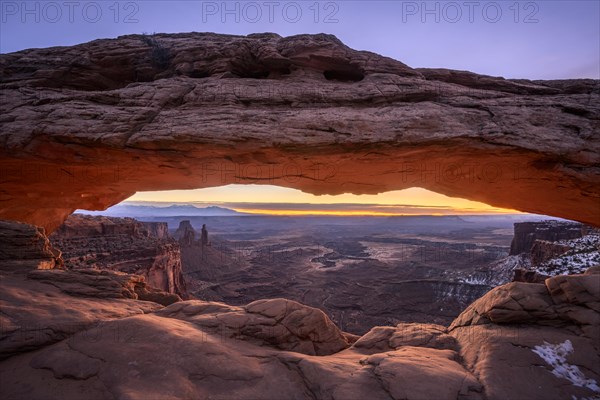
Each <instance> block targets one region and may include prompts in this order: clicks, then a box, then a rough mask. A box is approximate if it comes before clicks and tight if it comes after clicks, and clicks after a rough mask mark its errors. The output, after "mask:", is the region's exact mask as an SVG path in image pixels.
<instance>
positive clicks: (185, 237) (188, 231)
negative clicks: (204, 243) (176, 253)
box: [173, 220, 196, 247]
mask: <svg viewBox="0 0 600 400" xmlns="http://www.w3.org/2000/svg"><path fill="white" fill-rule="evenodd" d="M173 237H174V238H175V239H177V240H178V241H179V244H180V245H181V247H190V246H193V245H194V244H195V243H196V231H195V230H194V227H193V226H192V224H191V223H190V221H189V220H185V221H181V222H179V227H178V228H177V230H176V231H175V233H174V234H173Z"/></svg>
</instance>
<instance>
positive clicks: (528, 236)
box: [510, 221, 587, 255]
mask: <svg viewBox="0 0 600 400" xmlns="http://www.w3.org/2000/svg"><path fill="white" fill-rule="evenodd" d="M514 229H515V235H514V237H513V240H512V243H511V245H510V255H517V254H521V253H529V252H531V250H532V248H533V245H534V243H535V241H536V240H545V241H549V242H557V241H559V240H568V239H576V238H580V237H582V236H583V234H584V231H587V228H584V226H583V225H582V224H578V223H573V222H560V221H542V222H518V223H516V224H515V228H514Z"/></svg>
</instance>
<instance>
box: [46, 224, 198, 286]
mask: <svg viewBox="0 0 600 400" xmlns="http://www.w3.org/2000/svg"><path fill="white" fill-rule="evenodd" d="M50 240H51V241H52V243H53V244H54V245H55V246H56V247H58V248H60V249H61V250H62V252H63V258H64V260H65V265H66V266H67V267H68V268H71V269H73V268H76V269H82V268H83V269H89V268H96V269H100V270H113V271H121V272H125V273H128V274H135V275H140V276H143V277H144V278H145V282H146V283H147V284H148V285H149V286H151V287H154V288H156V289H159V290H161V291H165V292H168V293H173V294H176V295H179V296H181V297H186V296H187V289H186V284H185V279H184V277H183V272H182V267H181V250H180V247H179V244H178V243H177V242H176V241H175V240H173V239H171V238H169V236H168V227H167V224H166V223H145V222H139V221H136V220H135V219H133V218H110V217H101V216H95V217H92V216H87V215H80V214H74V215H71V216H70V217H69V218H67V220H66V221H65V223H64V224H62V225H61V226H60V227H59V228H58V230H56V231H55V232H54V233H53V234H52V235H50Z"/></svg>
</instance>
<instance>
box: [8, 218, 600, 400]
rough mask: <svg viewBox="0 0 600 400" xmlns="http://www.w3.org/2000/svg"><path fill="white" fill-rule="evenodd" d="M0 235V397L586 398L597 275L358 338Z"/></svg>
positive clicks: (514, 287)
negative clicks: (159, 287) (70, 263)
mask: <svg viewBox="0 0 600 400" xmlns="http://www.w3.org/2000/svg"><path fill="white" fill-rule="evenodd" d="M113 233H114V232H113ZM0 236H1V238H2V243H3V245H2V252H0V258H1V260H0V267H1V268H0V283H1V285H2V291H1V292H0V302H1V303H0V304H1V313H0V322H1V323H2V325H1V326H2V330H1V332H0V333H1V336H0V359H1V361H0V382H1V391H2V397H3V398H6V399H44V400H46V399H83V398H85V399H140V400H141V399H277V400H280V399H339V400H341V399H344V400H345V399H361V400H362V399H415V400H416V399H420V400H429V399H461V400H464V399H488V400H492V399H494V400H495V399H498V400H500V399H502V400H506V399H515V400H521V399H539V400H548V399H570V400H572V399H579V400H584V399H596V398H598V396H599V395H600V387H599V386H598V382H600V357H599V354H600V348H599V344H598V343H599V342H598V341H597V338H598V337H599V335H600V269H599V268H598V267H593V268H590V269H588V270H587V271H586V273H585V274H577V275H559V276H555V277H552V278H548V279H546V280H545V282H544V283H526V282H512V283H509V284H506V285H502V286H499V287H496V288H494V289H492V290H491V291H489V292H488V293H486V294H485V295H484V296H483V297H481V298H479V299H478V300H476V301H475V302H473V303H472V304H471V305H469V306H468V307H467V308H466V309H465V310H464V311H463V312H462V313H461V314H460V315H459V316H458V317H457V318H456V319H455V320H454V321H453V322H452V323H451V324H450V325H449V326H443V325H439V324H430V323H429V324H428V323H402V322H401V323H398V324H396V325H394V326H378V327H373V328H371V329H370V330H369V331H368V332H367V333H366V334H364V335H360V336H359V335H353V334H351V333H347V332H345V331H344V330H343V329H340V328H339V327H338V326H337V325H336V324H335V323H334V322H333V321H331V319H330V318H329V317H328V316H327V314H326V313H324V312H323V311H321V310H319V309H317V308H313V307H309V306H307V305H303V304H301V303H298V302H295V301H292V300H288V299H284V298H272V299H267V300H257V301H253V302H250V303H249V304H245V305H242V306H234V305H227V304H225V303H222V302H214V301H203V300H187V301H177V300H176V301H175V302H172V301H167V302H165V301H164V300H165V298H166V299H170V300H172V299H171V297H172V294H170V293H166V292H161V291H156V290H154V289H152V288H150V287H148V286H147V285H146V283H145V280H144V278H143V277H141V276H138V275H131V274H126V273H123V272H118V271H110V270H98V269H91V268H88V269H73V270H68V269H63V268H64V265H62V260H61V259H60V253H59V252H58V251H57V250H56V249H55V248H53V246H52V244H51V242H50V241H49V240H48V238H47V237H46V236H45V235H44V234H43V230H38V229H37V228H36V227H33V226H30V225H25V224H19V223H11V222H2V223H0ZM211 246H212V243H211ZM357 290H358V289H357ZM161 302H163V303H164V304H168V305H163V304H160V303H161Z"/></svg>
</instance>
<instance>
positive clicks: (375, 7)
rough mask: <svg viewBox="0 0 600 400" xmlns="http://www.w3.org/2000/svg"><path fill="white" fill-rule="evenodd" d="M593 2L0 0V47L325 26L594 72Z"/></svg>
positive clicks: (423, 47) (486, 70)
mask: <svg viewBox="0 0 600 400" xmlns="http://www.w3.org/2000/svg"><path fill="white" fill-rule="evenodd" d="M224 3H226V5H225V6H223V4H224ZM599 3H600V2H598V1H594V0H592V1H534V2H530V1H496V2H493V1H468V0H465V1H455V2H452V1H450V2H448V1H440V2H436V1H428V2H423V1H368V2H367V1H329V2H328V1H321V2H316V1H314V0H310V1H269V0H265V1H254V2H253V1H238V2H223V1H216V2H211V1H196V0H189V1H114V0H109V1H68V0H59V1H37V2H34V1H29V2H23V1H5V0H2V1H0V5H1V9H0V11H1V20H0V29H1V31H0V51H1V52H3V53H7V52H12V51H17V50H21V49H26V48H30V47H48V46H57V45H71V44H76V43H81V42H86V41H89V40H93V39H97V38H107V37H116V36H119V35H123V34H129V33H143V32H146V33H153V32H186V31H197V32H206V31H210V32H219V33H231V34H248V33H252V32H265V31H270V32H277V33H279V34H281V35H284V36H286V35H293V34H298V33H317V32H327V33H332V34H335V35H336V36H337V37H339V38H340V39H341V40H342V41H344V42H345V43H346V44H347V45H349V46H350V47H353V48H356V49H360V50H370V51H374V52H376V53H380V54H383V55H386V56H390V57H392V58H395V59H398V60H400V61H402V62H405V63H407V64H408V65H410V66H413V67H446V68H453V69H464V70H471V71H474V72H478V73H483V74H489V75H495V76H504V77H507V78H530V79H560V78H596V79H599V78H600V6H599ZM227 10H229V11H230V12H229V13H227V12H226V11H227ZM259 10H260V13H258V11H259ZM317 10H318V13H317V12H316V11H317ZM223 19H224V21H223Z"/></svg>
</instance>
